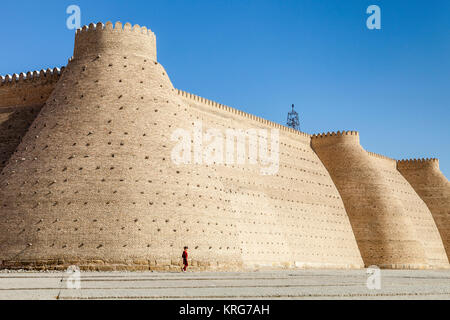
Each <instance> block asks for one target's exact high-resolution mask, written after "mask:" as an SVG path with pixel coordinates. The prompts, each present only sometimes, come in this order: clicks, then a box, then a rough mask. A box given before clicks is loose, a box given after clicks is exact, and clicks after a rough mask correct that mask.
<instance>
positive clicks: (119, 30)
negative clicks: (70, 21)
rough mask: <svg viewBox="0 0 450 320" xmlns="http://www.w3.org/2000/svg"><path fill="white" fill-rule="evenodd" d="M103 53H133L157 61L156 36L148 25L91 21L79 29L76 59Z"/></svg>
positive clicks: (75, 51)
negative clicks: (94, 22)
mask: <svg viewBox="0 0 450 320" xmlns="http://www.w3.org/2000/svg"><path fill="white" fill-rule="evenodd" d="M101 54H112V55H120V54H124V55H127V54H133V55H140V56H144V57H147V58H149V59H151V60H153V61H156V60H157V54H156V36H155V34H154V33H153V32H152V31H151V30H150V29H148V28H146V27H141V26H139V25H134V26H132V25H131V24H130V23H126V24H124V25H123V24H122V23H121V22H116V24H115V25H113V24H112V22H107V23H106V24H103V23H101V22H99V23H97V24H93V23H91V24H89V26H84V27H83V28H81V29H78V30H77V31H76V34H75V49H74V59H78V58H82V57H87V56H91V55H94V56H95V55H101Z"/></svg>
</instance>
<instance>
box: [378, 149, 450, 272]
mask: <svg viewBox="0 0 450 320" xmlns="http://www.w3.org/2000/svg"><path fill="white" fill-rule="evenodd" d="M369 154H370V155H372V160H373V161H374V162H375V163H376V165H377V167H378V168H379V169H380V170H381V171H382V173H383V175H384V176H385V178H386V179H387V182H388V183H389V185H390V189H389V191H390V192H391V193H392V195H393V196H394V197H396V198H397V199H399V200H400V202H401V203H402V206H403V209H404V212H405V215H406V216H407V217H408V219H409V220H410V221H411V223H412V226H413V229H414V231H415V237H416V239H419V240H420V241H421V244H422V246H423V248H424V252H425V255H426V258H427V260H428V263H429V264H430V265H431V266H446V265H447V264H448V259H446V257H445V256H444V255H443V250H442V249H443V247H442V238H441V236H440V234H439V231H438V228H437V225H436V223H435V220H434V219H433V216H432V214H431V212H430V210H429V209H428V207H427V205H426V204H425V202H424V201H423V200H422V199H421V198H420V196H419V195H418V194H417V193H416V191H415V190H414V189H413V187H412V186H411V185H410V184H409V183H408V181H407V180H406V179H405V178H404V177H403V176H402V174H401V173H400V172H399V171H398V170H397V161H396V160H394V159H389V158H386V157H383V156H379V155H376V154H373V153H369Z"/></svg>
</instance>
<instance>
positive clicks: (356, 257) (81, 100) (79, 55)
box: [0, 24, 363, 270]
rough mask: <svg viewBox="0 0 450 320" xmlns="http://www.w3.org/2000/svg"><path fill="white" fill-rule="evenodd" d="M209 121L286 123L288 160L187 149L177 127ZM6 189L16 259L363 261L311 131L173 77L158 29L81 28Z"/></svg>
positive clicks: (213, 124) (261, 125)
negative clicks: (205, 156) (185, 88)
mask: <svg viewBox="0 0 450 320" xmlns="http://www.w3.org/2000/svg"><path fill="white" fill-rule="evenodd" d="M198 122H201V123H202V125H203V127H204V129H205V130H206V129H208V128H215V129H218V130H226V129H233V128H236V129H243V130H247V129H250V128H257V129H269V132H270V131H271V130H274V129H279V130H280V167H279V171H278V172H277V173H276V174H275V175H262V174H261V172H260V166H259V165H255V164H250V163H245V164H222V165H220V164H204V163H203V164H195V165H194V164H191V165H178V164H176V163H174V161H172V159H171V156H172V150H173V149H174V147H175V146H176V145H177V142H176V141H174V140H173V139H172V134H173V132H174V131H175V130H177V129H183V130H187V131H191V130H194V128H195V126H196V124H197V123H198ZM193 139H195V138H193ZM193 152H194V151H193ZM0 201H1V216H2V219H1V221H0V255H1V256H0V260H1V261H2V263H3V266H4V267H8V268H23V267H25V268H26V267H29V268H43V269H52V268H66V267H67V266H68V265H71V264H77V265H79V266H81V267H82V268H83V269H98V270H111V269H115V270H117V269H129V270H148V269H151V270H178V268H179V264H180V260H181V259H180V256H181V251H182V248H183V247H184V246H185V245H188V246H189V247H190V250H191V255H190V257H192V259H193V260H192V266H193V267H194V268H197V269H208V270H212V269H223V270H240V269H243V268H254V267H257V266H270V267H280V268H281V267H291V266H311V267H339V268H358V267H362V266H363V261H362V259H361V255H360V253H359V249H358V245H357V242H356V240H355V237H354V235H353V231H352V227H351V225H350V221H349V219H348V216H347V213H346V211H345V208H344V204H343V202H342V199H341V197H340V195H339V192H338V191H337V189H336V187H335V185H334V184H333V182H332V179H331V178H330V176H329V174H328V172H327V170H326V169H325V167H324V166H323V164H322V162H321V161H320V160H319V158H318V156H317V155H316V154H315V153H314V152H313V150H312V148H311V137H310V136H309V135H307V134H304V133H300V132H295V131H293V130H290V129H287V128H284V127H281V126H280V125H275V124H273V123H270V122H269V121H266V120H263V119H259V118H257V117H254V116H251V115H247V114H244V113H242V112H240V111H237V110H235V109H231V108H229V107H225V106H221V105H218V104H215V103H212V102H211V101H207V100H205V99H202V98H199V97H196V96H193V95H189V94H186V93H184V92H182V91H179V90H176V89H174V88H173V86H172V84H171V81H170V79H169V77H168V75H167V73H166V71H165V70H164V68H163V67H162V66H161V65H160V64H159V63H158V62H157V61H156V38H155V36H154V34H153V33H152V32H151V31H149V30H148V29H146V28H141V27H139V26H135V27H131V25H129V24H126V25H125V26H124V27H122V25H121V24H117V25H116V26H115V27H113V25H112V24H107V25H106V26H103V25H101V24H99V25H97V26H94V25H90V26H89V28H84V29H83V30H81V31H79V32H78V33H77V35H76V40H75V50H74V57H73V59H71V60H70V62H69V64H68V66H67V68H66V69H65V71H64V72H63V73H62V75H61V78H60V80H59V81H58V82H57V84H56V87H55V89H54V91H53V92H52V93H51V95H50V97H49V98H48V99H47V101H46V103H45V105H44V106H43V107H42V110H41V111H40V113H39V115H38V116H37V118H36V119H35V120H34V122H33V124H32V125H31V126H30V127H29V129H28V132H27V133H26V134H25V135H24V136H23V137H22V139H21V143H20V144H19V145H18V147H17V152H15V153H14V154H13V155H12V156H11V158H10V159H9V161H8V163H7V165H6V167H5V168H4V169H3V171H2V173H1V177H0Z"/></svg>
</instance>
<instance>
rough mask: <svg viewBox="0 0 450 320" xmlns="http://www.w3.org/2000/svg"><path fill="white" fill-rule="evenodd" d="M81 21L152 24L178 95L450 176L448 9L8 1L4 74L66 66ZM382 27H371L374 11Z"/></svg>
mask: <svg viewBox="0 0 450 320" xmlns="http://www.w3.org/2000/svg"><path fill="white" fill-rule="evenodd" d="M70 4H77V5H79V6H80V7H81V10H82V24H89V23H90V22H99V21H101V22H106V21H108V20H111V21H113V22H115V21H121V22H123V23H125V22H131V23H132V24H135V23H137V24H140V25H143V26H144V25H145V26H147V27H149V28H150V29H152V30H153V31H154V32H155V33H156V35H157V37H158V55H159V59H158V60H159V61H160V62H161V63H162V64H163V65H164V67H165V68H166V69H167V71H168V73H169V75H170V77H171V79H172V81H173V83H174V85H175V87H177V88H180V89H183V90H186V91H189V92H192V93H196V94H198V95H201V96H204V97H206V98H209V99H212V100H216V101H218V102H221V103H224V104H228V105H230V106H233V107H237V108H240V109H242V110H244V111H246V112H250V113H253V114H256V115H258V116H261V117H264V118H267V119H270V120H272V121H276V122H279V123H282V124H285V122H286V114H287V112H288V111H289V109H290V105H291V104H292V103H295V104H296V106H297V110H298V111H299V112H300V114H301V125H302V131H305V132H308V133H320V132H327V131H337V130H358V131H360V133H361V143H362V145H363V146H364V148H366V149H367V150H369V151H372V152H376V153H381V154H384V155H386V156H389V157H393V158H399V159H401V158H416V157H417V158H422V157H437V158H440V160H441V169H442V171H443V172H444V173H445V174H446V176H447V177H450V129H449V125H450V123H449V122H450V102H449V101H450V1H448V0H441V1H438V0H429V1H417V0H410V1H406V0H405V1H401V0H388V1H380V0H370V1H366V0H345V1H342V0H321V1H319V0H304V1H303V0H302V1H301V0H277V1H275V0H274V1H264V0H254V1H249V0H233V1H231V0H230V1H215V0H202V1H194V0H192V1H188V0H176V1H171V0H159V1H155V0H154V1H148V0H147V1H133V0H129V1H112V0H108V1H106V0H96V1H91V0H89V1H87V0H86V1H75V0H71V1H62V0H51V1H39V2H38V1H31V0H30V1H24V0H16V1H2V3H1V4H0V19H1V21H2V22H3V23H2V25H3V26H2V28H0V39H1V43H2V46H1V48H0V74H3V75H4V74H8V73H19V72H26V71H30V70H35V69H37V70H39V69H43V68H48V67H55V66H62V65H65V64H66V63H67V58H69V57H70V56H71V55H72V50H73V40H74V39H73V38H74V32H73V31H70V30H68V29H67V28H66V19H67V16H68V15H67V14H66V8H67V6H68V5H70ZM371 4H376V5H379V6H380V7H381V10H382V29H381V30H368V29H367V28H366V19H367V17H368V15H367V14H366V8H367V7H368V6H369V5H371Z"/></svg>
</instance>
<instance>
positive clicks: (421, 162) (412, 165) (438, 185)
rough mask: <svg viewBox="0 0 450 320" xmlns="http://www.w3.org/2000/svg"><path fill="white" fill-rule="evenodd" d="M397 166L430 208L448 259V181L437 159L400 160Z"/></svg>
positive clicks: (449, 228)
mask: <svg viewBox="0 0 450 320" xmlns="http://www.w3.org/2000/svg"><path fill="white" fill-rule="evenodd" d="M397 167H398V170H399V171H400V172H401V174H402V175H403V176H404V177H405V179H406V180H407V181H408V182H409V184H410V185H411V186H412V187H413V188H414V190H415V191H416V192H417V194H418V195H419V196H420V197H421V198H422V199H423V201H424V202H425V203H426V204H427V206H428V208H429V209H430V211H431V214H432V215H433V218H434V221H435V222H436V225H437V228H438V230H439V233H440V234H441V237H442V240H443V242H444V247H445V249H446V252H447V257H448V258H449V259H450V183H449V181H448V180H447V178H446V177H445V176H444V175H443V174H442V172H441V171H440V169H439V160H437V159H414V160H402V161H398V162H397Z"/></svg>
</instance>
